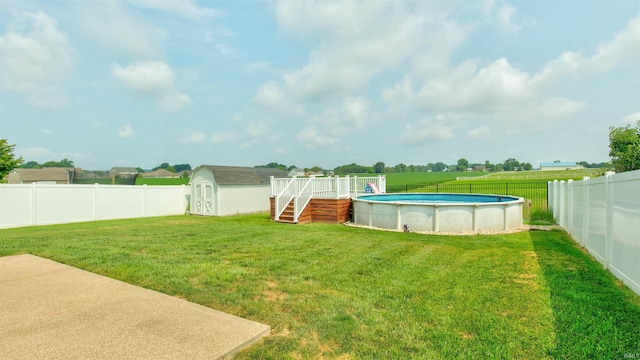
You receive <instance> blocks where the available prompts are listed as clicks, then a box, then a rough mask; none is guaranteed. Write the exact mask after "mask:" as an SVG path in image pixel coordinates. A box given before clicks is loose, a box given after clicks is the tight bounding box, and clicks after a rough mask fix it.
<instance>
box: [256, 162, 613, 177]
mask: <svg viewBox="0 0 640 360" xmlns="http://www.w3.org/2000/svg"><path fill="white" fill-rule="evenodd" d="M557 162H559V161H557ZM578 164H580V165H582V166H584V167H594V168H595V167H597V168H600V167H604V166H605V164H604V163H600V164H594V163H592V164H589V163H587V162H586V161H581V162H579V163H578ZM256 167H261V168H274V169H281V170H284V171H290V170H292V169H297V167H296V166H295V165H290V166H287V165H284V164H280V163H277V162H272V163H269V164H265V165H258V166H256ZM303 170H304V171H305V173H307V172H310V171H311V172H314V173H319V172H324V173H325V174H326V173H328V172H330V171H332V172H333V173H334V174H335V175H349V174H389V173H412V172H444V171H456V172H463V171H489V172H500V171H526V170H533V165H531V164H530V163H528V162H520V161H518V160H517V159H514V158H509V159H507V160H505V161H504V162H502V163H499V164H492V163H491V162H490V161H488V160H487V161H485V162H484V163H470V162H469V161H468V160H467V159H465V158H461V159H459V160H458V161H457V163H455V164H445V163H444V162H436V163H428V164H426V165H406V164H404V163H400V164H397V165H395V166H392V167H391V166H386V164H385V163H384V162H382V161H378V162H377V163H375V164H373V165H371V166H366V165H359V164H356V163H351V164H346V165H341V166H338V167H336V168H334V169H331V170H326V169H323V168H322V167H320V166H314V167H312V168H304V169H303Z"/></svg>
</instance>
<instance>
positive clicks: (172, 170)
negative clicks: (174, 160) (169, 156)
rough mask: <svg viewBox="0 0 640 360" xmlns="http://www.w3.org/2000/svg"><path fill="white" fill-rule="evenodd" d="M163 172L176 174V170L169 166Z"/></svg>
mask: <svg viewBox="0 0 640 360" xmlns="http://www.w3.org/2000/svg"><path fill="white" fill-rule="evenodd" d="M165 170H167V171H170V172H172V173H174V174H175V172H176V169H175V168H174V167H173V166H169V167H168V168H166V169H165Z"/></svg>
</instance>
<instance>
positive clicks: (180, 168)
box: [173, 164, 191, 173]
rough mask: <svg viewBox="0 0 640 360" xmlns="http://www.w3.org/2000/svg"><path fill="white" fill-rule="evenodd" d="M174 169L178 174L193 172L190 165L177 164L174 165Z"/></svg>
mask: <svg viewBox="0 0 640 360" xmlns="http://www.w3.org/2000/svg"><path fill="white" fill-rule="evenodd" d="M173 168H174V169H175V170H176V172H177V173H179V172H181V171H185V170H191V165H189V164H177V165H173Z"/></svg>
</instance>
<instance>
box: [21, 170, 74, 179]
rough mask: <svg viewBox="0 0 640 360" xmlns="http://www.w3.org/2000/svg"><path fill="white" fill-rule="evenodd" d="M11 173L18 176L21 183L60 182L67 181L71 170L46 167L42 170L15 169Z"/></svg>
mask: <svg viewBox="0 0 640 360" xmlns="http://www.w3.org/2000/svg"><path fill="white" fill-rule="evenodd" d="M13 171H15V172H17V173H18V174H20V180H22V181H60V180H65V181H67V180H69V172H70V171H73V168H61V167H47V168H42V169H21V168H16V169H13Z"/></svg>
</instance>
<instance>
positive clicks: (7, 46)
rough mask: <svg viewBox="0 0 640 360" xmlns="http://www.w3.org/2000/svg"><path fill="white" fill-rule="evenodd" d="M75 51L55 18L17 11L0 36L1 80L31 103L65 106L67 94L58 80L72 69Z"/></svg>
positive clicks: (36, 105)
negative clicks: (22, 94) (59, 86)
mask: <svg viewBox="0 0 640 360" xmlns="http://www.w3.org/2000/svg"><path fill="white" fill-rule="evenodd" d="M74 52H75V51H74V49H73V48H72V47H71V45H70V44H69V41H68V40H67V36H66V34H64V33H63V32H62V31H61V30H59V29H58V23H57V21H56V20H55V19H54V18H52V17H51V16H49V15H47V14H45V13H43V12H37V13H24V12H14V13H13V20H12V21H11V22H10V23H9V24H8V27H7V32H6V33H5V34H3V35H0V53H1V54H2V56H0V73H2V76H0V83H1V84H2V86H3V87H4V88H6V89H8V90H10V91H14V92H19V93H24V94H26V95H27V97H28V103H29V104H30V105H31V106H34V107H48V108H59V107H64V106H66V105H67V103H68V100H67V96H66V95H65V94H64V93H63V92H62V90H60V89H59V88H58V87H57V86H56V85H55V83H56V82H57V81H59V80H61V79H64V78H65V77H66V76H67V75H68V73H69V72H70V71H71V70H72V69H73V67H74V64H75V57H74Z"/></svg>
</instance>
